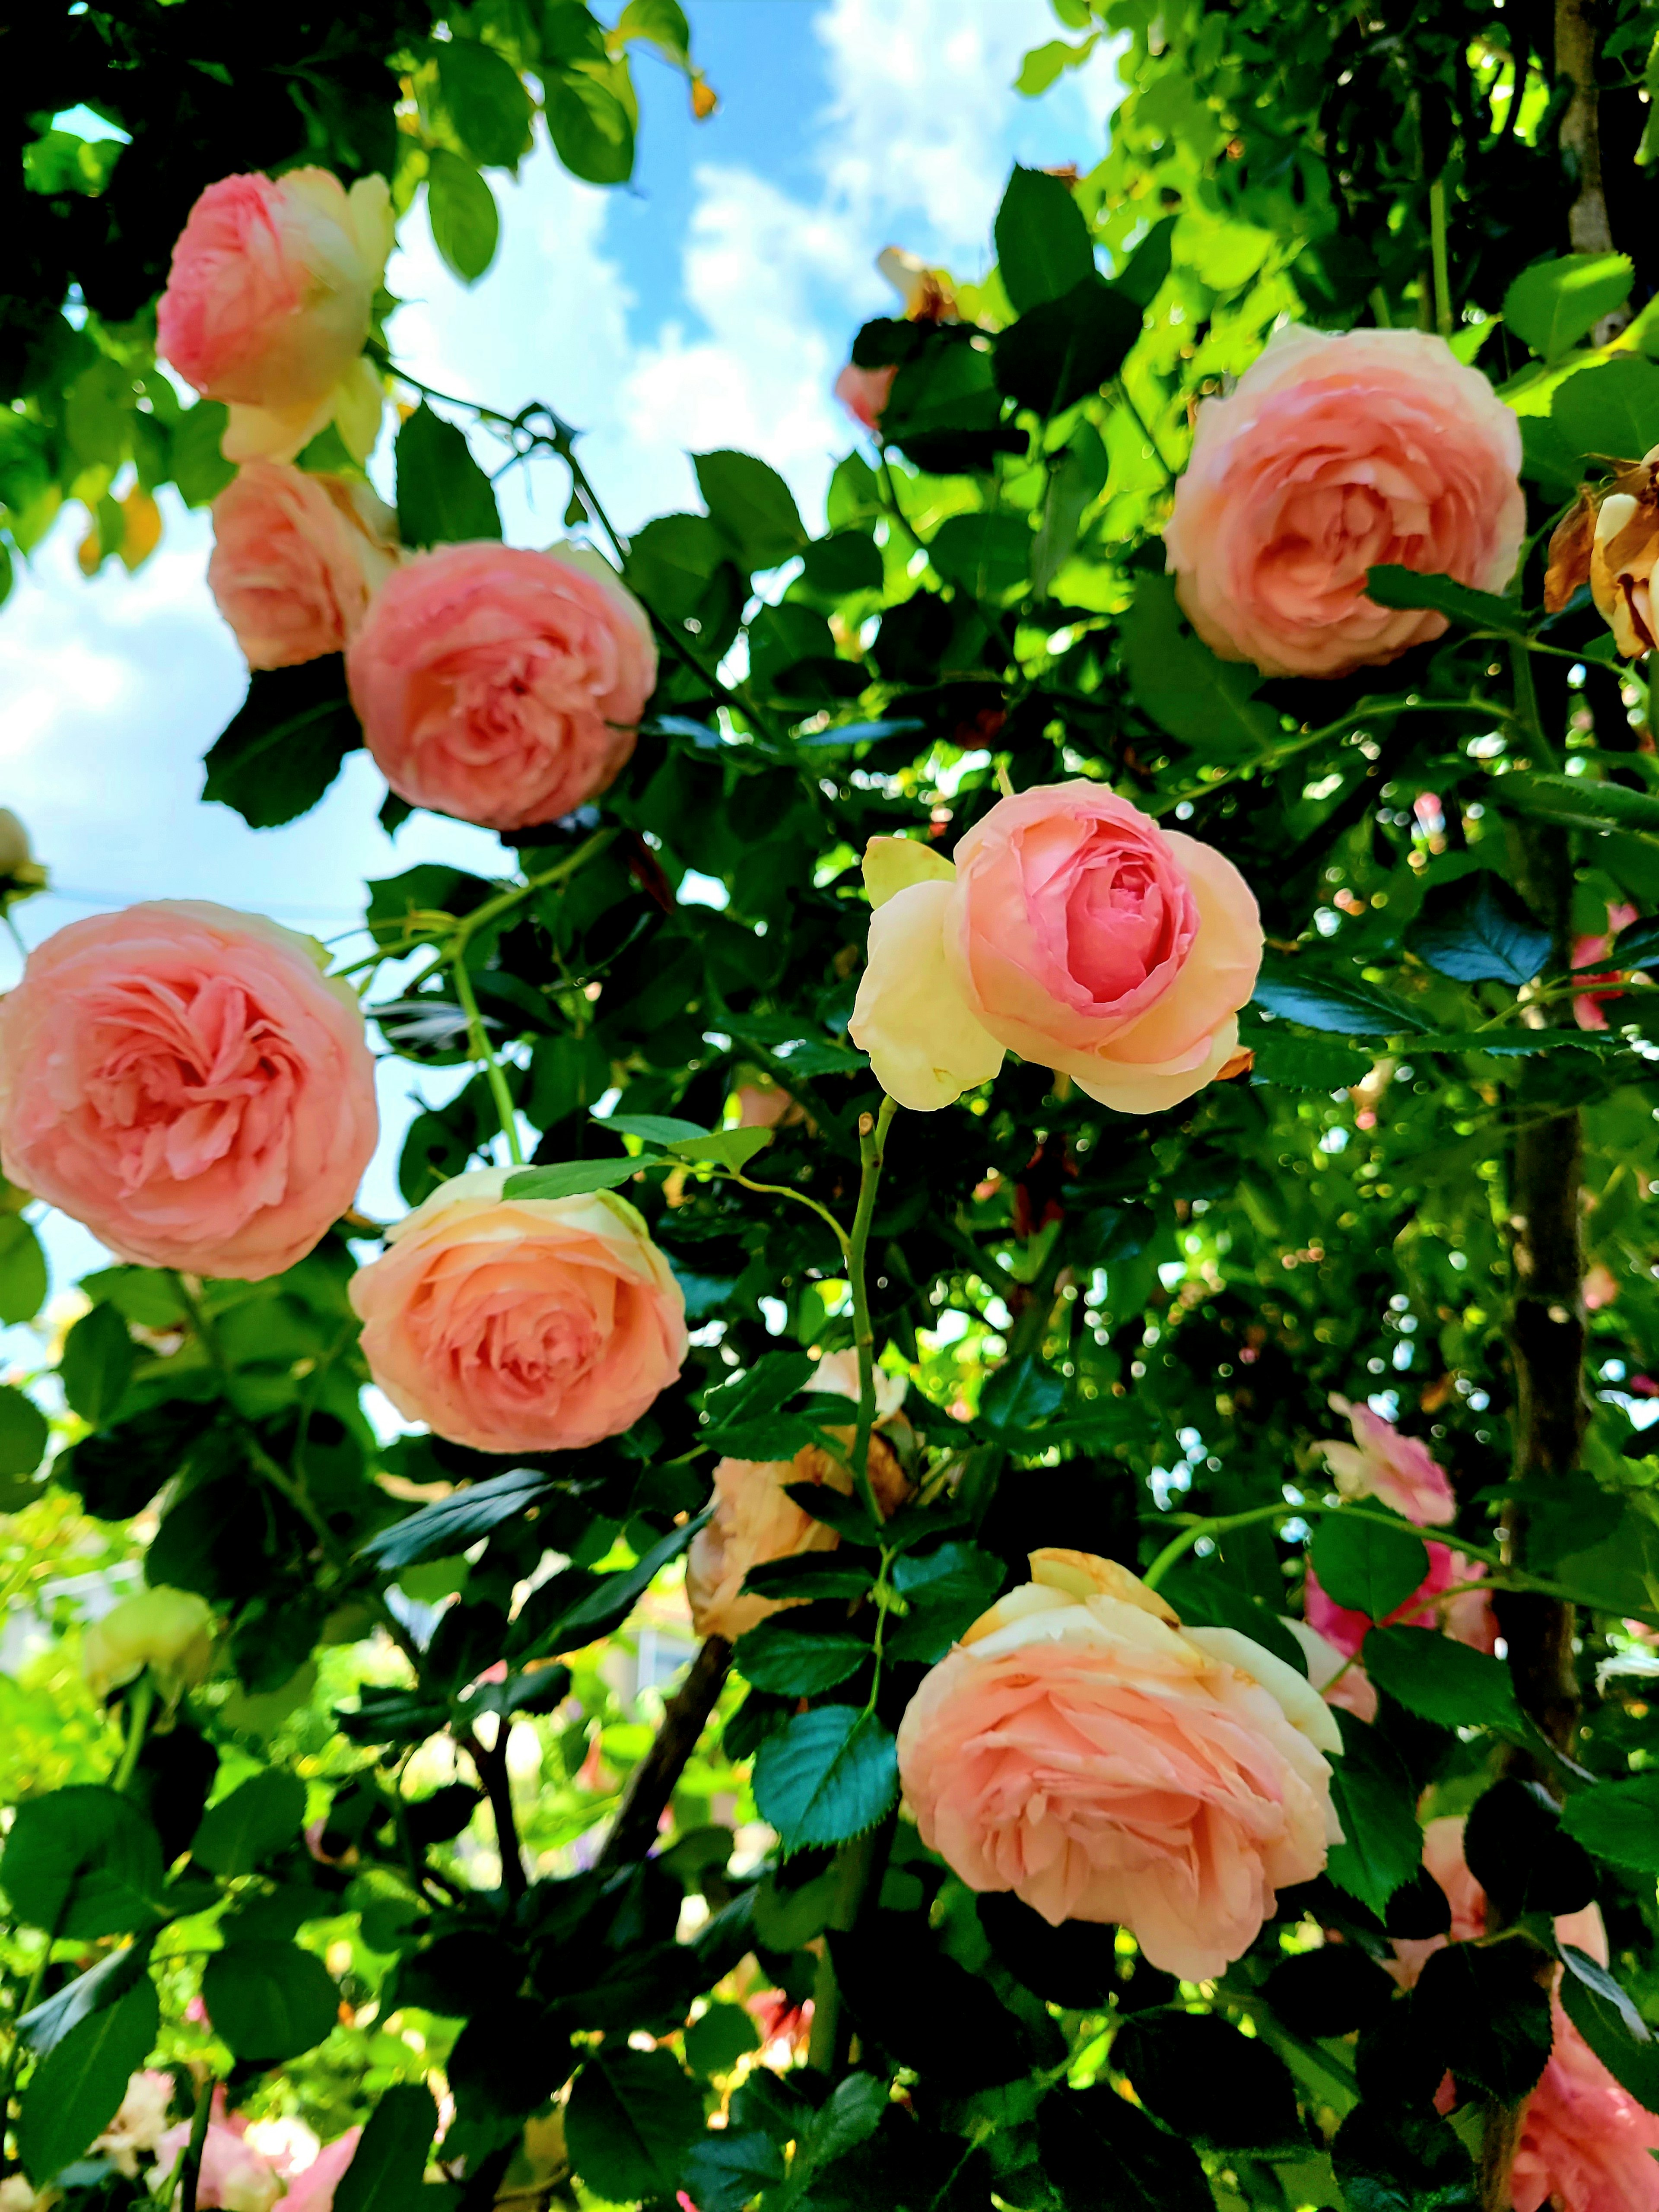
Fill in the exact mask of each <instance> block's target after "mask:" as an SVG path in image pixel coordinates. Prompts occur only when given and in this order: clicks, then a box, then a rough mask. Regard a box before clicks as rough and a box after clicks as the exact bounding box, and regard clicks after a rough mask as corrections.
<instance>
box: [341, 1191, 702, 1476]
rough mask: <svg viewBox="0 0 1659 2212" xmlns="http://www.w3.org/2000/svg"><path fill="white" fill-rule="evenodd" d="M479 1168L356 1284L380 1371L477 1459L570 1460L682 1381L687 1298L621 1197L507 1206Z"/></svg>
mask: <svg viewBox="0 0 1659 2212" xmlns="http://www.w3.org/2000/svg"><path fill="white" fill-rule="evenodd" d="M519 1172H520V1170H516V1169H508V1168H475V1169H474V1170H471V1173H469V1174H466V1175H460V1176H455V1177H454V1178H453V1181H451V1182H447V1183H445V1184H444V1185H443V1186H442V1188H441V1189H438V1190H436V1191H435V1192H434V1193H433V1194H432V1196H431V1197H430V1198H428V1200H427V1201H426V1203H425V1205H424V1206H417V1207H416V1210H415V1212H413V1213H411V1214H410V1215H409V1216H408V1218H406V1219H405V1220H403V1221H400V1222H398V1224H397V1225H396V1227H395V1228H393V1229H392V1230H390V1231H388V1232H387V1237H386V1243H387V1247H388V1249H387V1250H386V1254H385V1255H384V1257H383V1258H381V1259H379V1260H375V1261H372V1262H371V1263H370V1265H369V1266H368V1267H363V1268H360V1269H359V1271H358V1273H356V1275H354V1276H353V1278H352V1280H351V1303H352V1304H353V1306H354V1307H355V1308H356V1311H357V1315H358V1318H359V1319H360V1320H361V1321H362V1324H363V1336H362V1348H363V1357H364V1358H366V1359H367V1360H368V1365H369V1371H370V1373H371V1374H372V1375H373V1376H374V1380H375V1382H376V1383H379V1385H380V1388H381V1389H382V1390H384V1391H385V1392H386V1396H387V1397H388V1398H390V1399H391V1401H392V1404H393V1405H394V1406H395V1407H397V1408H398V1412H399V1413H402V1414H403V1415H404V1418H405V1419H408V1420H411V1421H424V1422H425V1423H426V1424H427V1425H428V1427H429V1428H431V1429H433V1430H434V1431H435V1432H436V1433H437V1434H438V1435H439V1436H441V1437H448V1438H449V1440H450V1441H451V1443H459V1444H471V1446H472V1448H473V1449H475V1450H477V1451H487V1452H527V1451H570V1450H574V1449H578V1448H579V1447H580V1446H582V1445H585V1444H592V1443H599V1440H600V1438H601V1437H615V1436H620V1435H621V1433H622V1432H623V1430H624V1429H627V1428H630V1427H631V1426H632V1425H633V1424H634V1423H635V1421H636V1420H638V1419H639V1418H640V1415H641V1413H644V1412H645V1410H646V1408H647V1407H648V1406H649V1405H650V1403H651V1401H652V1400H653V1398H655V1397H656V1395H657V1394H658V1393H659V1391H660V1390H663V1389H665V1388H666V1387H667V1385H668V1384H669V1383H671V1382H672V1381H673V1380H674V1378H675V1376H677V1375H678V1373H679V1371H680V1369H681V1366H682V1365H683V1364H684V1359H685V1352H686V1330H685V1300H684V1297H683V1296H682V1294H681V1291H680V1286H679V1285H678V1283H677V1282H676V1281H675V1279H674V1276H673V1273H672V1271H671V1268H670V1267H669V1265H668V1262H667V1261H666V1260H665V1259H664V1257H663V1255H662V1254H661V1253H660V1252H659V1250H658V1249H657V1247H656V1246H655V1245H654V1244H653V1243H652V1241H651V1238H650V1235H649V1233H648V1232H647V1229H646V1225H645V1224H644V1222H643V1221H641V1218H640V1217H639V1215H638V1214H637V1213H636V1212H635V1210H634V1208H633V1207H632V1206H629V1204H628V1202H627V1201H626V1200H624V1199H621V1198H618V1197H617V1194H615V1192H614V1191H608V1190H599V1191H593V1192H591V1193H586V1194H582V1195H580V1196H579V1197H574V1198H550V1199H549V1198H538V1199H529V1198H520V1199H507V1198H503V1196H502V1195H501V1190H502V1186H503V1184H504V1183H505V1182H507V1177H508V1176H509V1175H512V1174H517V1173H519Z"/></svg>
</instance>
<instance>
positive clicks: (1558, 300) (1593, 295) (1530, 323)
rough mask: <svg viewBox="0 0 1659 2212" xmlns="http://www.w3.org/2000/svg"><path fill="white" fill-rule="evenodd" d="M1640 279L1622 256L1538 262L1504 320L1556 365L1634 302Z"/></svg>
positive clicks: (1510, 296)
mask: <svg viewBox="0 0 1659 2212" xmlns="http://www.w3.org/2000/svg"><path fill="white" fill-rule="evenodd" d="M1635 276H1636V272H1635V270H1634V269H1633V268H1632V265H1631V263H1630V260H1629V258H1627V257H1626V255H1625V254H1622V253H1566V254H1563V255H1562V256H1561V257H1560V258H1559V259H1558V260H1553V261H1534V263H1533V264H1532V266H1531V267H1530V268H1529V269H1523V270H1522V271H1521V274H1520V275H1519V276H1517V277H1516V279H1515V282H1514V283H1512V284H1511V285H1510V289H1509V290H1508V291H1507V292H1505V293H1504V307H1503V315H1504V321H1505V322H1506V323H1507V324H1508V325H1509V326H1510V329H1511V330H1512V331H1514V332H1515V334H1516V337H1518V338H1520V339H1521V340H1522V343H1525V344H1527V345H1529V346H1530V347H1531V348H1532V349H1533V351H1534V353H1538V354H1542V355H1543V356H1544V358H1545V360H1546V361H1553V360H1555V358H1556V357H1557V356H1558V355H1559V354H1564V353H1565V352H1566V350H1567V349H1568V347H1569V346H1574V345H1577V343H1578V341H1579V339H1580V338H1582V337H1587V336H1588V335H1589V332H1590V331H1592V330H1594V329H1595V325H1596V324H1597V323H1599V322H1600V321H1601V318H1602V317H1603V315H1610V314H1611V313H1613V309H1614V308H1615V307H1620V306H1621V305H1622V304H1623V303H1624V301H1626V299H1628V298H1629V296H1630V288H1631V286H1632V283H1634V281H1635Z"/></svg>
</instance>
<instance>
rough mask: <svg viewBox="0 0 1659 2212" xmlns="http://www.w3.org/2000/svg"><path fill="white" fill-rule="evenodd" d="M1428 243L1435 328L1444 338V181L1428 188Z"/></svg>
mask: <svg viewBox="0 0 1659 2212" xmlns="http://www.w3.org/2000/svg"><path fill="white" fill-rule="evenodd" d="M1429 242H1430V250H1431V253H1432V254H1433V257H1434V326H1435V328H1436V330H1437V331H1439V333H1440V335H1441V337H1443V338H1449V337H1450V336H1451V334H1452V329H1453V318H1452V289H1451V262H1450V258H1449V255H1448V253H1447V252H1446V179H1445V178H1444V177H1443V176H1439V177H1437V178H1436V179H1435V180H1434V182H1433V183H1432V184H1431V185H1430V186H1429Z"/></svg>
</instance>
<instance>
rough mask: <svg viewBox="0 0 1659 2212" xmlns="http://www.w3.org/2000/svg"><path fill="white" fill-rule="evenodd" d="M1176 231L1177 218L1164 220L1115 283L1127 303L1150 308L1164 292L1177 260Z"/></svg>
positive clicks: (1152, 231)
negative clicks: (1165, 283)
mask: <svg viewBox="0 0 1659 2212" xmlns="http://www.w3.org/2000/svg"><path fill="white" fill-rule="evenodd" d="M1175 228H1176V218H1175V217H1174V216H1172V215H1166V216H1162V217H1160V219H1159V220H1158V222H1155V223H1154V224H1153V225H1152V228H1151V229H1150V230H1149V231H1148V232H1147V234H1146V237H1145V238H1143V239H1142V240H1141V241H1140V243H1139V246H1136V248H1135V250H1134V252H1133V253H1132V254H1131V255H1130V256H1129V258H1128V261H1127V264H1125V266H1124V267H1123V268H1122V269H1121V270H1120V271H1119V272H1118V274H1117V276H1115V278H1114V279H1113V282H1114V283H1115V284H1116V286H1117V289H1118V290H1119V291H1120V292H1121V293H1122V295H1123V296H1124V297H1125V299H1127V300H1133V301H1134V303H1135V305H1136V306H1137V307H1140V308H1143V309H1144V308H1146V307H1151V306H1152V301H1154V300H1155V299H1156V298H1157V297H1158V294H1159V293H1160V292H1161V291H1162V290H1163V289H1164V280H1165V278H1166V277H1167V276H1169V273H1170V264H1171V263H1172V262H1173V260H1174V258H1175V251H1174V249H1175Z"/></svg>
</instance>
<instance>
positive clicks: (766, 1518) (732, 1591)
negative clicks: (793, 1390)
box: [685, 1352, 907, 1642]
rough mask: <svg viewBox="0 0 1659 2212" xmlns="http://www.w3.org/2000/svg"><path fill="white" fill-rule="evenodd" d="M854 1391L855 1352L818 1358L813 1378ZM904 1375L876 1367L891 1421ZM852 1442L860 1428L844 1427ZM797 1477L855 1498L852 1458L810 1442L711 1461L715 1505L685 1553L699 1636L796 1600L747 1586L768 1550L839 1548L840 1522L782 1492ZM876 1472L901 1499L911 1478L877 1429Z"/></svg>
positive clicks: (735, 1631)
mask: <svg viewBox="0 0 1659 2212" xmlns="http://www.w3.org/2000/svg"><path fill="white" fill-rule="evenodd" d="M809 1387H810V1388H811V1389H814V1390H825V1391H830V1392H833V1393H834V1394H835V1395H836V1396H837V1397H842V1398H851V1399H854V1400H856V1398H857V1397H858V1395H859V1384H858V1362H857V1358H856V1357H855V1355H854V1354H853V1353H852V1352H833V1353H831V1354H830V1355H829V1357H828V1358H824V1359H822V1360H820V1361H819V1363H818V1365H817V1371H816V1372H815V1374H814V1375H813V1377H812V1381H811V1384H810V1386H809ZM905 1387H906V1386H905V1382H904V1378H903V1376H897V1375H888V1374H886V1373H884V1372H883V1371H882V1370H880V1369H878V1370H877V1373H876V1415H877V1418H878V1420H882V1421H891V1420H892V1419H894V1418H895V1417H896V1415H897V1414H898V1412H899V1408H900V1407H901V1406H902V1404H903V1402H904V1394H905ZM836 1433H837V1435H838V1437H839V1439H840V1441H841V1442H842V1444H843V1445H844V1446H847V1447H850V1446H851V1444H852V1442H853V1435H854V1432H853V1431H852V1430H851V1429H850V1428H848V1429H846V1430H842V1431H837V1432H836ZM792 1482H823V1483H828V1485H829V1487H830V1488H831V1489H832V1490H838V1491H840V1492H841V1493H842V1496H843V1497H846V1498H850V1497H851V1495H852V1493H853V1476H852V1471H851V1469H850V1468H848V1467H846V1466H845V1465H843V1464H842V1462H841V1461H840V1460H838V1459H834V1458H832V1457H831V1456H830V1455H829V1453H828V1452H827V1451H821V1450H819V1449H817V1447H815V1446H812V1445H808V1446H807V1447H806V1448H805V1449H803V1450H801V1451H798V1452H797V1453H796V1454H795V1456H794V1457H793V1459H792V1460H789V1459H783V1460H750V1459H723V1460H721V1461H720V1462H719V1463H718V1464H717V1465H716V1467H715V1468H714V1516H713V1517H712V1519H710V1520H709V1521H708V1522H706V1523H705V1524H704V1526H703V1527H702V1528H699V1529H698V1531H697V1533H696V1535H695V1536H694V1537H693V1538H692V1539H691V1548H690V1552H689V1553H687V1555H686V1562H685V1595H686V1599H687V1601H688V1602H689V1604H690V1607H691V1625H692V1626H693V1627H694V1628H695V1629H696V1632H697V1634H698V1635H699V1636H724V1637H726V1638H727V1639H728V1640H730V1641H732V1642H735V1641H736V1639H737V1638H738V1637H739V1636H745V1635H747V1634H748V1632H749V1631H750V1629H751V1628H755V1627H757V1626H759V1624H760V1623H761V1622H762V1621H763V1620H765V1619H766V1618H767V1616H768V1615H769V1613H776V1612H778V1611H779V1610H780V1608H781V1606H783V1605H784V1604H786V1603H788V1602H790V1601H788V1600H786V1599H781V1598H770V1597H757V1596H755V1595H752V1593H749V1592H745V1591H744V1587H743V1584H744V1577H745V1576H746V1575H747V1574H748V1572H749V1570H750V1567H757V1566H759V1565H761V1564H762V1562H763V1561H764V1560H767V1559H793V1557H794V1556H795V1554H796V1553H799V1552H833V1551H834V1550H835V1548H836V1546H837V1545H838V1544H839V1543H840V1541H841V1539H840V1537H839V1536H838V1535H837V1534H836V1532H835V1530H834V1529H833V1528H828V1527H826V1526H825V1524H824V1523H823V1522H822V1521H815V1520H814V1519H813V1518H812V1516H811V1514H810V1513H808V1512H806V1511H805V1510H803V1508H802V1507H800V1506H799V1505H797V1504H796V1503H795V1501H794V1499H793V1498H789V1497H787V1496H786V1495H785V1488H786V1486H787V1484H789V1483H792ZM870 1482H871V1486H872V1489H873V1490H874V1492H875V1493H876V1497H877V1499H878V1502H879V1504H880V1505H881V1507H882V1510H883V1511H884V1512H887V1513H890V1512H892V1511H893V1510H894V1509H895V1508H896V1506H897V1505H898V1504H900V1503H901V1502H902V1498H903V1497H904V1495H905V1492H906V1488H907V1485H906V1482H905V1479H904V1474H903V1471H902V1468H901V1467H900V1465H899V1462H898V1460H897V1458H896V1455H895V1454H894V1452H893V1450H892V1448H891V1446H890V1444H889V1443H887V1441H886V1439H885V1438H884V1437H882V1436H881V1435H880V1434H879V1433H878V1434H877V1435H875V1436H872V1438H871V1439H870Z"/></svg>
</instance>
